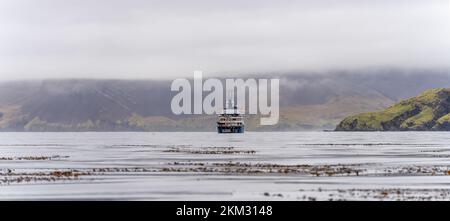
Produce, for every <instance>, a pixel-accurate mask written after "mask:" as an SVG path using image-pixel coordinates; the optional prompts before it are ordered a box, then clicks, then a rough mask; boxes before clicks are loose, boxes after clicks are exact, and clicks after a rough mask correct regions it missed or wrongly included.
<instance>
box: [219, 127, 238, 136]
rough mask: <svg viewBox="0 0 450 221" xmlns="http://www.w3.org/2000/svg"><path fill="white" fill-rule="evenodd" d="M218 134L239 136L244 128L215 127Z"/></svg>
mask: <svg viewBox="0 0 450 221" xmlns="http://www.w3.org/2000/svg"><path fill="white" fill-rule="evenodd" d="M217 132H218V133H219V134H239V133H244V126H240V127H217Z"/></svg>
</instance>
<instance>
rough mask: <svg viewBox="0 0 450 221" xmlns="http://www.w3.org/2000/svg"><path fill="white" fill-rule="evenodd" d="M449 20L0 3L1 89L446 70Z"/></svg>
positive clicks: (413, 10) (401, 8) (245, 5)
mask: <svg viewBox="0 0 450 221" xmlns="http://www.w3.org/2000/svg"><path fill="white" fill-rule="evenodd" d="M449 12H450V6H449V2H448V1H446V0H431V1H419V0H412V1H388V0H380V1H368V0H362V1H360V0H358V1H356V0H343V1H331V0H321V1H312V0H304V1H257V0H250V1H245V2H244V1H237V0H231V1H201V0H194V1H141V0H131V1H124V0H123V1H118V0H108V1H107V0H101V1H76V0H67V1H57V0H41V1H33V0H5V1H1V3H0V29H1V30H2V31H1V32H0V80H14V79H41V78H108V79H111V78H119V79H136V78H137V79H139V78H155V79H171V78H176V77H186V76H192V72H193V71H195V70H202V71H203V72H204V73H206V74H212V75H222V76H227V75H230V74H244V73H245V74H250V73H273V72H283V73H288V72H300V71H302V72H311V73H313V72H326V71H329V70H359V69H370V68H379V67H392V68H399V69H406V70H415V69H445V68H449V66H450V61H449V57H450V13H449Z"/></svg>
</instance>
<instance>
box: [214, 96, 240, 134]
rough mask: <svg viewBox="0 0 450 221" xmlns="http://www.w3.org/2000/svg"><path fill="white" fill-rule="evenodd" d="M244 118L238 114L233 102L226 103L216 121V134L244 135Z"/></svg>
mask: <svg viewBox="0 0 450 221" xmlns="http://www.w3.org/2000/svg"><path fill="white" fill-rule="evenodd" d="M244 126H245V125H244V117H243V114H241V113H240V111H239V110H238V108H237V106H236V105H234V101H233V100H229V101H227V104H226V107H225V108H224V109H223V112H222V113H221V114H219V120H218V121H217V132H218V133H220V134H221V133H244Z"/></svg>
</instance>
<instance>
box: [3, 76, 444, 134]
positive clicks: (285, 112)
mask: <svg viewBox="0 0 450 221" xmlns="http://www.w3.org/2000/svg"><path fill="white" fill-rule="evenodd" d="M364 72H365V73H361V71H359V72H358V73H353V72H344V71H341V72H329V73H321V74H317V73H291V74H283V75H277V76H278V77H279V78H280V122H279V123H278V124H277V125H274V126H259V125H258V123H259V117H258V116H247V119H246V124H247V129H248V130H322V129H333V128H334V127H335V126H336V124H337V123H338V122H339V121H340V120H342V119H343V118H344V117H346V116H348V115H350V114H357V113H362V112H367V111H374V110H380V109H383V108H386V107H388V106H390V105H392V104H393V103H394V102H396V101H399V100H401V99H404V98H408V97H412V96H415V95H417V94H419V93H420V92H422V91H424V90H426V89H429V88H436V87H449V86H450V73H449V72H448V71H436V70H434V71H430V70H414V71H400V70H389V69H383V70H381V69H380V70H371V71H364ZM249 76H250V75H249ZM243 78H244V79H246V77H243ZM170 84H171V81H169V80H90V79H59V80H56V79H55V80H30V81H10V82H2V83H0V116H1V117H0V130H2V131H214V130H215V119H216V116H214V115H213V116H210V115H178V116H177V115H174V114H172V112H171V109H170V102H171V99H172V97H173V96H174V95H175V94H176V93H177V92H172V91H170ZM204 94H206V93H204Z"/></svg>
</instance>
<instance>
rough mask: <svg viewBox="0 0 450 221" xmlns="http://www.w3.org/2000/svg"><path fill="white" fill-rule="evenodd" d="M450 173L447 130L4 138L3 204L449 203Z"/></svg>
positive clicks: (0, 140) (0, 149) (0, 145)
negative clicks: (35, 201) (80, 201)
mask: <svg viewBox="0 0 450 221" xmlns="http://www.w3.org/2000/svg"><path fill="white" fill-rule="evenodd" d="M227 163H228V164H230V165H234V166H236V165H238V167H240V166H239V165H246V166H245V167H244V169H243V170H236V171H229V170H228V168H227V166H226V164H227ZM258 165H263V166H258ZM283 166H288V167H289V166H291V167H295V168H296V166H298V168H300V169H298V170H297V169H296V171H284V172H283V171H281V170H279V168H282V167H283ZM269 167H270V169H268V168H269ZM272 167H273V170H272ZM205 168H206V169H205ZM261 168H262V169H261ZM303 168H307V171H306V172H305V171H303V170H304V169H303ZM343 168H344V169H346V170H347V169H348V170H349V172H348V173H346V172H342V171H341V169H343ZM335 170H336V171H337V172H336V173H334V172H333V171H335ZM449 170H450V133H447V132H286V133H285V132H267V133H256V132H254V133H252V132H246V133H245V134H216V133H200V132H198V133H122V132H120V133H119V132H114V133H99V132H96V133H90V132H89V133H0V199H2V200H6V199H18V200H28V199H44V200H47V199H48V200H58V199H102V200H338V199H341V200H342V199H344V200H352V199H355V200H397V199H401V200H417V199H419V200H433V199H440V200H449V199H450V175H449V174H450V172H449ZM312 171H319V173H317V172H312ZM330 171H331V172H330ZM355 171H359V172H358V173H356V172H355ZM64 172H66V173H64Z"/></svg>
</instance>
